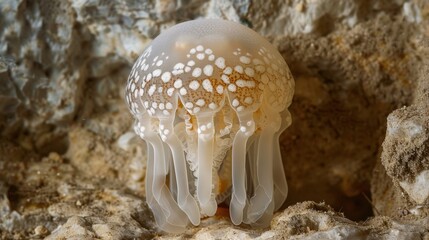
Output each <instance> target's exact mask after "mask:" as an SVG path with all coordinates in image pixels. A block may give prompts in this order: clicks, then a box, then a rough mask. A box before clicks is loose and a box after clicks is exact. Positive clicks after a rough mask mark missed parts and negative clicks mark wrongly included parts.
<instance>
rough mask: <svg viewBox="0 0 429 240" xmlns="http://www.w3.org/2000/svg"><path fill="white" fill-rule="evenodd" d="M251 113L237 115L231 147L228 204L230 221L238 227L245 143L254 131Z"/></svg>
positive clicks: (243, 190)
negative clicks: (229, 201)
mask: <svg viewBox="0 0 429 240" xmlns="http://www.w3.org/2000/svg"><path fill="white" fill-rule="evenodd" d="M252 115H253V113H252V112H247V113H243V114H239V115H238V118H239V122H240V131H238V132H237V134H236V135H235V138H234V143H233V146H232V197H231V204H230V208H229V211H230V215H231V220H232V222H233V223H234V224H236V225H238V224H241V223H242V222H243V214H244V212H243V210H244V208H245V206H246V202H247V195H246V180H245V179H246V143H247V140H248V139H249V137H250V136H251V135H253V133H254V131H255V122H254V121H253V116H252Z"/></svg>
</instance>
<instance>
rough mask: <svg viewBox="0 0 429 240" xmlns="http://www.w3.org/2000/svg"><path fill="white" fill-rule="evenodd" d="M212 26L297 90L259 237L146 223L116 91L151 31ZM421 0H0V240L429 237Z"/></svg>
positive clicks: (427, 72)
mask: <svg viewBox="0 0 429 240" xmlns="http://www.w3.org/2000/svg"><path fill="white" fill-rule="evenodd" d="M197 18H223V19H228V20H233V21H237V22H240V23H242V24H244V25H247V26H249V27H251V28H252V29H254V30H255V31H257V32H259V33H260V34H262V35H263V36H265V37H267V38H268V39H269V40H270V41H271V42H272V43H273V44H274V45H275V46H277V47H278V49H279V51H280V52H281V53H282V55H283V56H284V58H285V59H286V61H287V62H288V64H289V66H290V68H291V70H292V73H293V75H294V77H295V81H296V94H295V97H294V101H293V104H292V106H291V113H292V116H293V124H292V126H291V127H290V128H289V129H287V130H286V131H285V132H284V134H283V135H282V137H281V143H282V145H281V146H282V155H283V158H284V165H285V171H286V174H287V178H288V184H289V188H290V189H289V197H288V200H287V202H286V203H285V205H284V208H283V209H284V210H282V211H280V212H279V213H278V214H277V215H276V217H275V218H274V219H273V221H272V224H271V227H270V228H269V229H250V228H248V227H246V226H234V225H232V224H231V223H230V221H229V220H228V218H227V217H225V216H222V214H220V215H219V216H216V217H213V218H208V219H205V220H203V222H202V225H201V226H199V227H197V228H189V230H188V231H187V232H186V233H184V234H183V235H179V236H174V235H166V234H164V233H162V232H159V231H158V230H157V228H156V226H155V225H154V220H153V217H152V216H151V212H150V211H149V210H148V208H147V206H146V204H145V201H144V194H143V193H144V177H145V144H144V143H143V142H142V141H141V140H139V139H138V138H137V137H135V134H134V133H133V132H132V128H131V126H132V119H131V115H130V114H129V112H128V109H127V108H126V106H125V103H124V99H123V93H124V86H125V82H126V79H127V76H128V73H129V71H130V69H131V66H132V64H133V61H134V60H135V59H136V58H137V56H138V55H139V54H140V53H141V52H142V50H143V49H144V47H145V46H146V45H147V44H148V43H149V42H150V41H151V39H153V38H154V37H156V36H157V35H158V34H159V33H160V32H162V31H163V30H164V29H166V28H168V27H170V26H172V25H174V24H176V23H179V22H182V21H185V20H190V19H197ZM428 39H429V2H428V1H427V0H409V1H406V0H373V1H367V0H338V1H331V0H285V1H263V0H230V1H227V0H219V1H218V0H194V1H189V0H171V1H170V0H151V1H131V0H114V1H103V0H68V1H48V0H2V1H0V134H1V135H0V239H30V238H31V239H42V238H47V239H134V238H136V239H149V238H159V239H183V238H190V239H346V238H348V239H429V200H428V199H429V198H428V197H429V187H428V186H429V40H428Z"/></svg>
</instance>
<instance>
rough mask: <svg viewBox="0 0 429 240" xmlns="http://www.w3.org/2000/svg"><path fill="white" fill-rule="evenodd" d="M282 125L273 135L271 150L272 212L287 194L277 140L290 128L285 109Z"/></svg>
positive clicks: (289, 117) (288, 117) (289, 119)
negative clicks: (272, 168)
mask: <svg viewBox="0 0 429 240" xmlns="http://www.w3.org/2000/svg"><path fill="white" fill-rule="evenodd" d="M282 119H283V121H282V125H281V127H280V129H279V131H277V132H276V134H275V135H274V149H273V153H274V155H273V167H274V172H273V174H274V176H273V177H274V211H277V210H278V209H279V208H280V207H281V206H282V205H283V203H284V201H285V200H286V197H287V194H288V185H287V181H286V175H285V172H284V168H283V160H282V156H281V152H280V142H279V138H280V135H281V133H282V132H283V131H284V130H285V129H286V128H287V127H289V126H290V124H291V123H292V117H291V115H290V112H289V111H288V110H287V109H286V110H284V112H283V113H282Z"/></svg>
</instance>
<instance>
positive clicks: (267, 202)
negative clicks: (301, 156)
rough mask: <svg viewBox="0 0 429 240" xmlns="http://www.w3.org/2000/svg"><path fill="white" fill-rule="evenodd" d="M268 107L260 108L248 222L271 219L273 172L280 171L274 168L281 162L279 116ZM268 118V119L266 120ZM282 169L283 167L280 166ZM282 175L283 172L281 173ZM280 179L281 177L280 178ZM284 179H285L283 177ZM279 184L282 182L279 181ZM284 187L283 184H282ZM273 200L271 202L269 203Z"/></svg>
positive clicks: (258, 223) (258, 222)
mask: <svg viewBox="0 0 429 240" xmlns="http://www.w3.org/2000/svg"><path fill="white" fill-rule="evenodd" d="M269 109H270V108H269V107H266V108H265V109H262V110H261V111H262V116H261V117H262V119H261V128H262V129H261V133H260V135H259V142H258V152H257V159H256V174H257V181H254V183H256V184H257V185H256V186H254V195H253V197H252V198H251V199H250V203H249V208H248V212H247V217H248V219H247V220H246V221H247V222H249V223H255V224H257V225H266V224H267V223H266V222H264V221H265V219H271V217H272V214H273V211H274V205H275V204H274V202H273V198H274V172H276V174H278V176H277V175H276V176H277V177H281V173H280V172H279V171H277V170H274V169H273V167H274V164H276V166H277V165H278V164H281V156H280V152H279V148H278V136H276V133H277V132H280V127H281V123H282V120H281V117H280V115H279V114H278V113H275V112H271V111H269ZM267 119H269V121H267ZM276 145H277V146H276ZM281 171H283V168H281ZM283 176H284V173H283ZM280 180H281V179H280ZM284 180H285V179H284ZM279 184H282V183H281V182H280V183H279ZM283 187H284V186H283ZM271 202H273V203H271Z"/></svg>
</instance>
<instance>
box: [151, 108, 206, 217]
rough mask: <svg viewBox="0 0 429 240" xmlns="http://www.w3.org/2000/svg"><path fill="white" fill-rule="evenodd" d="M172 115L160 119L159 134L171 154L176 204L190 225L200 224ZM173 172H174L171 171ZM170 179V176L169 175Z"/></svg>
mask: <svg viewBox="0 0 429 240" xmlns="http://www.w3.org/2000/svg"><path fill="white" fill-rule="evenodd" d="M173 123H174V115H170V116H169V117H168V118H163V119H160V125H159V132H160V135H161V139H162V140H163V141H164V142H165V143H166V144H167V145H168V146H169V147H170V150H171V153H172V154H173V161H174V169H171V172H170V174H172V172H175V174H174V176H175V177H176V178H175V181H177V202H178V204H179V207H180V208H181V209H182V210H183V211H184V212H185V213H186V215H187V216H188V217H189V219H190V220H191V222H192V224H194V225H198V224H200V211H199V209H198V205H197V202H196V201H195V199H194V198H193V197H192V195H191V193H190V192H189V184H188V175H187V171H186V160H185V154H184V148H183V146H182V144H181V142H180V140H179V138H178V137H177V135H176V134H175V133H174V127H173ZM173 170H174V171H173ZM170 177H171V175H170Z"/></svg>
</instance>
